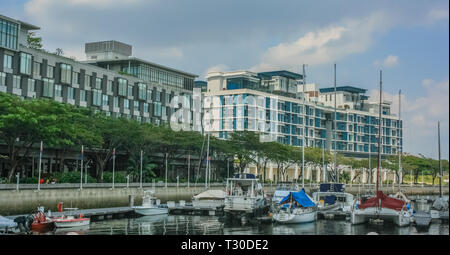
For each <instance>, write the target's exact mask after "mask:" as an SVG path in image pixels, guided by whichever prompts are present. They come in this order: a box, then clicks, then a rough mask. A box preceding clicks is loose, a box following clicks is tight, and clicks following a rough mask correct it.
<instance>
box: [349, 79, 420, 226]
mask: <svg viewBox="0 0 450 255" xmlns="http://www.w3.org/2000/svg"><path fill="white" fill-rule="evenodd" d="M381 75H382V73H381V71H380V103H379V117H378V163H377V183H376V196H374V197H369V198H367V199H365V198H360V200H359V201H355V204H354V206H353V207H352V211H351V217H350V221H351V223H352V224H361V223H365V222H367V221H368V220H369V219H382V220H387V221H393V222H394V223H395V224H396V225H397V226H400V227H403V226H408V225H409V224H410V221H411V217H412V211H411V210H410V209H409V208H408V207H407V203H406V202H405V201H404V200H402V199H397V198H393V197H388V196H386V195H385V194H383V192H382V191H381V190H379V189H378V184H379V179H380V178H379V173H380V161H381V151H380V150H381V122H382V118H381V97H382V80H381V77H382V76H381Z"/></svg>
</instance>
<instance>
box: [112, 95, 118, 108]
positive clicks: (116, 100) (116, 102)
mask: <svg viewBox="0 0 450 255" xmlns="http://www.w3.org/2000/svg"><path fill="white" fill-rule="evenodd" d="M113 103H114V107H116V108H118V107H119V98H118V97H114V102H113Z"/></svg>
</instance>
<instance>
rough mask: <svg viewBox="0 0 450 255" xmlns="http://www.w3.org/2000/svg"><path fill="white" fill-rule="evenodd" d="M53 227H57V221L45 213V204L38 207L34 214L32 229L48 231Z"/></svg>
mask: <svg viewBox="0 0 450 255" xmlns="http://www.w3.org/2000/svg"><path fill="white" fill-rule="evenodd" d="M53 229H55V222H53V220H52V219H50V218H49V217H47V215H45V213H44V207H43V206H40V207H38V210H37V212H36V213H34V215H33V222H32V223H31V230H33V231H36V232H48V231H52V230H53Z"/></svg>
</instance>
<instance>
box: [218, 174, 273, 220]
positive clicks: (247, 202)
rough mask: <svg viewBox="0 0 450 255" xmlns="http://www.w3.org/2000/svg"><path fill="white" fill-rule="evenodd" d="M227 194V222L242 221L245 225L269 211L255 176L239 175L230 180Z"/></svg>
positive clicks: (225, 212) (225, 210)
mask: <svg viewBox="0 0 450 255" xmlns="http://www.w3.org/2000/svg"><path fill="white" fill-rule="evenodd" d="M226 192H227V194H226V196H225V207H224V214H225V219H226V220H227V221H230V220H231V221H232V220H240V221H241V224H242V225H245V224H246V223H247V220H252V219H254V218H255V217H259V216H262V215H265V214H267V213H268V211H269V206H270V205H269V203H268V202H267V200H266V198H265V196H264V194H263V189H262V185H261V184H260V183H259V181H258V179H256V178H255V176H254V175H253V174H237V175H236V176H235V178H228V179H227V185H226Z"/></svg>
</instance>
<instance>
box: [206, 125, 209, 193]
mask: <svg viewBox="0 0 450 255" xmlns="http://www.w3.org/2000/svg"><path fill="white" fill-rule="evenodd" d="M208 169H209V133H208V144H207V146H206V171H205V188H208V177H209V170H208Z"/></svg>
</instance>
